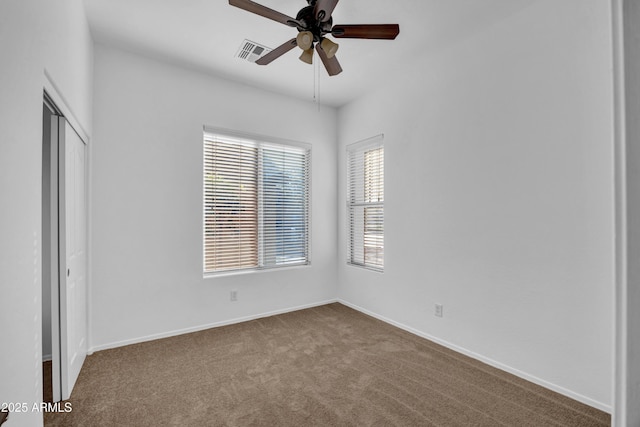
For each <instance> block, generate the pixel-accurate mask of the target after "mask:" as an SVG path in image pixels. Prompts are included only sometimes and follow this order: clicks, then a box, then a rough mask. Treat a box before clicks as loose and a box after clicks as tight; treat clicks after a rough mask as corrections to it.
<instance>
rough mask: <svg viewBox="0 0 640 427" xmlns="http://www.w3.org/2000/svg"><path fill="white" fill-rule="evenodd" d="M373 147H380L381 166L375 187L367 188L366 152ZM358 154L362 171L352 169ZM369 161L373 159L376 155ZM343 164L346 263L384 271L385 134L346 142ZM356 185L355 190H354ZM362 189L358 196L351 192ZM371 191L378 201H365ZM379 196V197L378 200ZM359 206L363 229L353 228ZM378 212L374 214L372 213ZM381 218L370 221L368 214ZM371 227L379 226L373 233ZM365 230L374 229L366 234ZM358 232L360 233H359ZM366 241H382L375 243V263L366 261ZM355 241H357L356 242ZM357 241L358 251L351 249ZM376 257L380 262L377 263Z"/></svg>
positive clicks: (367, 168) (374, 148) (369, 151)
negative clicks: (344, 171)
mask: <svg viewBox="0 0 640 427" xmlns="http://www.w3.org/2000/svg"><path fill="white" fill-rule="evenodd" d="M375 150H381V154H380V155H379V158H378V159H377V162H378V165H377V166H378V168H380V167H381V171H380V170H378V173H377V175H378V176H377V177H376V178H377V179H376V180H375V183H376V185H374V187H375V188H373V189H371V188H369V189H368V188H367V185H368V183H369V182H371V181H370V179H367V176H366V174H367V170H370V169H371V166H367V161H368V160H367V158H368V157H369V156H368V154H369V153H372V152H373V151H375ZM355 155H360V156H361V158H362V162H363V164H362V165H361V166H360V168H361V170H359V171H354V170H352V169H353V166H354V165H353V161H352V156H355ZM372 161H376V160H375V158H374V159H372ZM346 166H347V174H346V176H347V180H346V181H347V185H346V187H347V188H346V194H347V200H346V223H347V224H346V225H347V265H351V266H354V267H360V268H365V269H368V270H372V271H376V272H384V135H383V134H380V135H376V136H374V137H371V138H368V139H365V140H362V141H359V142H356V143H353V144H350V145H347V147H346ZM354 174H360V176H358V177H354ZM379 175H381V176H379ZM356 178H357V179H360V180H361V182H358V183H355V182H354V179H356ZM356 187H357V190H356ZM356 191H357V192H362V194H361V195H360V197H359V196H358V195H356V194H354V192H356ZM372 191H373V192H376V194H377V198H378V200H375V201H374V200H367V199H368V198H369V199H371V198H372V197H370V195H371V194H373V193H372ZM380 198H381V199H382V200H380ZM359 209H361V211H362V213H361V219H360V221H361V222H362V224H361V225H362V229H361V230H355V229H354V227H355V226H356V225H355V224H354V222H356V219H355V218H356V216H357V214H358V213H357V210H359ZM372 210H373V211H377V212H376V213H374V214H371V212H372ZM368 215H371V216H372V217H376V216H378V217H380V216H381V220H378V221H379V222H376V220H375V219H374V222H373V223H369V221H368V219H367V216H368ZM372 226H376V227H380V232H379V233H378V232H375V230H374V228H370V227H372ZM367 230H373V231H371V233H369V237H367ZM358 233H360V234H358ZM367 241H369V242H371V241H379V242H380V243H381V244H377V245H374V249H375V252H376V253H375V254H374V255H373V258H375V259H374V262H368V258H369V256H368V255H367ZM356 242H357V243H356ZM358 243H361V244H362V248H361V253H360V252H357V249H356V248H354V246H356V245H357V244H358ZM378 260H379V262H378Z"/></svg>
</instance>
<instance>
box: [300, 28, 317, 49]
mask: <svg viewBox="0 0 640 427" xmlns="http://www.w3.org/2000/svg"><path fill="white" fill-rule="evenodd" d="M296 42H297V43H298V47H299V48H300V49H302V50H308V49H310V48H311V46H312V45H313V34H312V33H311V31H300V32H299V33H298V37H296Z"/></svg>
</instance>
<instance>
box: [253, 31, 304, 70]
mask: <svg viewBox="0 0 640 427" xmlns="http://www.w3.org/2000/svg"><path fill="white" fill-rule="evenodd" d="M296 46H298V42H297V41H296V39H295V38H293V39H291V40H289V41H288V42H285V43H282V44H281V45H280V46H278V47H277V48H275V49H273V50H272V51H271V52H269V53H267V54H266V55H265V56H263V57H261V58H258V60H257V61H256V64H258V65H267V64H269V63H271V62H272V61H273V60H274V59H278V58H280V57H281V56H282V55H284V54H285V53H287V52H289V51H290V50H291V49H293V48H294V47H296Z"/></svg>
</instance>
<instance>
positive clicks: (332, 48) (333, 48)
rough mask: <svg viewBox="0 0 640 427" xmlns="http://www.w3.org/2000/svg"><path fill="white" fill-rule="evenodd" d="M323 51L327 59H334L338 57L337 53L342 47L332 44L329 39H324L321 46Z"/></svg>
mask: <svg viewBox="0 0 640 427" xmlns="http://www.w3.org/2000/svg"><path fill="white" fill-rule="evenodd" d="M320 46H321V47H322V50H324V52H325V53H326V54H327V58H333V57H334V56H336V52H337V51H338V48H339V47H340V46H339V45H338V44H336V43H334V42H332V41H331V40H329V39H322V43H321V44H320Z"/></svg>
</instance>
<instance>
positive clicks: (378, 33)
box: [331, 24, 400, 40]
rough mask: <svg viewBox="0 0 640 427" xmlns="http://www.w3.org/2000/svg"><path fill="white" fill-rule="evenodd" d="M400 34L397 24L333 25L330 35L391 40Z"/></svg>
mask: <svg viewBox="0 0 640 427" xmlns="http://www.w3.org/2000/svg"><path fill="white" fill-rule="evenodd" d="M398 34H400V26H399V25H398V24H373V25H371V24H370V25H334V26H333V28H332V29H331V35H332V36H333V37H336V38H346V39H382V40H393V39H395V38H396V37H397V36H398Z"/></svg>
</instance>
